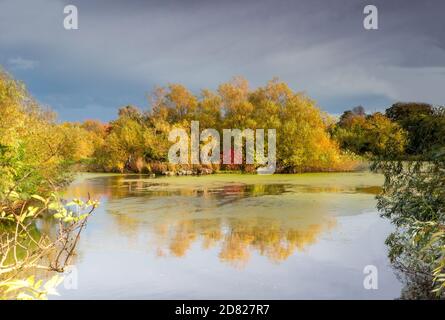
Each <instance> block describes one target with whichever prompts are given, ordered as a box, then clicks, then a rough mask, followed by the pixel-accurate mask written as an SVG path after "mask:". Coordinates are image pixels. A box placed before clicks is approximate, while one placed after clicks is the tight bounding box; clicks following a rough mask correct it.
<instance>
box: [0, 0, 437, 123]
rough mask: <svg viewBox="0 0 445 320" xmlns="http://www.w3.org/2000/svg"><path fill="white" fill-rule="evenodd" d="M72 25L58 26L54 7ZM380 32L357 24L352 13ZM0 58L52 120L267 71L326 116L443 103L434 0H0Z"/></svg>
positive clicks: (108, 111) (94, 114) (143, 103)
mask: <svg viewBox="0 0 445 320" xmlns="http://www.w3.org/2000/svg"><path fill="white" fill-rule="evenodd" d="M68 4H74V5H76V6H77V8H78V10H79V29H78V30H71V31H67V30H65V29H64V28H63V19H64V17H65V15H64V13H63V8H64V6H65V5H68ZM367 4H374V5H376V6H377V8H378V10H379V30H372V31H370V30H365V29H364V28H363V19H364V17H365V15H364V14H363V8H364V7H365V6H366V5H367ZM0 65H2V66H3V67H4V68H5V69H6V70H8V71H9V72H10V73H12V74H13V75H14V76H15V77H16V78H17V79H20V80H23V81H24V82H25V83H26V84H27V86H28V88H29V90H30V91H31V93H32V94H33V95H34V96H35V97H36V98H37V99H38V100H39V101H40V102H42V103H44V104H47V105H50V106H51V107H52V108H53V109H55V110H57V112H58V113H59V117H60V119H62V120H83V119H87V118H96V119H102V120H110V119H112V118H114V117H115V115H116V110H117V108H118V107H120V106H123V105H126V104H135V105H137V106H140V107H141V108H145V109H146V108H148V107H149V104H148V101H147V99H146V96H147V94H148V93H149V92H150V91H151V90H152V89H153V88H154V86H155V85H166V84H168V83H182V84H185V85H186V86H188V87H189V88H190V89H191V90H193V91H194V92H196V93H198V92H199V90H200V89H201V88H210V89H216V88H217V86H218V84H220V83H221V82H225V81H228V80H230V79H231V78H232V77H233V76H236V75H243V76H245V77H246V78H247V79H248V80H249V81H250V83H251V86H252V87H256V86H260V85H264V84H265V83H266V82H267V81H268V80H269V79H271V78H273V77H274V76H278V77H279V78H281V79H282V80H284V81H286V82H288V83H289V85H290V86H291V87H292V88H293V89H294V90H296V91H305V92H306V93H307V94H308V95H309V96H311V97H312V98H314V99H315V100H317V101H318V103H319V105H320V107H321V108H322V109H324V110H326V111H328V112H330V113H332V114H339V113H341V112H342V111H343V110H345V109H346V108H350V107H353V106H356V105H359V104H361V105H363V106H364V107H365V108H366V109H368V110H369V111H374V110H382V109H384V108H385V107H386V106H388V105H390V104H391V103H393V102H395V101H399V100H401V101H412V100H416V101H424V102H430V103H434V104H445V90H444V89H445V87H444V84H445V1H443V0H422V1H421V0H324V1H321V0H305V1H303V0H238V1H231V0H225V1H212V0H203V1H198V0H175V1H170V0H159V1H138V0H132V1H113V0H108V1H92V0H70V1H62V0H60V1H58V0H28V1H24V0H0Z"/></svg>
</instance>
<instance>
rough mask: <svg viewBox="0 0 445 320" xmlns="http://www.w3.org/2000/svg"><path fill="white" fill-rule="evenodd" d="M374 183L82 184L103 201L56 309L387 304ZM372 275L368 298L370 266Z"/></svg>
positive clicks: (108, 178) (130, 178)
mask: <svg viewBox="0 0 445 320" xmlns="http://www.w3.org/2000/svg"><path fill="white" fill-rule="evenodd" d="M382 183H383V177H382V176H380V175H376V174H371V173H367V172H365V173H320V174H298V175H279V174H276V175H268V176H259V175H238V174H216V175H208V176H199V177H195V176H193V177H192V176H184V177H160V178H148V177H147V176H144V175H110V174H82V175H80V176H79V177H78V178H77V179H76V180H75V181H74V183H73V184H72V185H71V186H70V187H69V188H68V190H66V193H65V196H66V197H67V198H72V197H83V198H85V197H86V196H87V194H88V193H90V194H91V195H92V197H93V198H98V199H100V201H101V205H100V207H99V208H98V209H97V211H96V212H95V213H94V215H93V216H92V217H91V218H90V220H89V222H88V226H87V228H86V230H85V232H84V233H83V234H82V238H81V241H80V243H79V246H78V248H77V255H76V256H75V258H74V261H73V263H74V264H75V270H76V278H77V288H76V289H73V288H69V287H67V288H64V286H63V285H62V286H61V287H60V289H59V292H60V294H61V296H60V297H56V298H59V299H60V298H63V299H95V298H104V299H105V298H106V299H394V298H398V297H399V296H400V291H401V288H402V285H401V283H400V282H399V281H398V280H397V278H396V276H395V275H394V272H393V269H392V268H391V266H390V264H389V260H388V258H387V248H386V246H385V244H384V241H385V238H386V237H387V235H388V234H389V233H390V232H391V230H392V227H391V225H390V223H389V222H388V221H386V220H384V219H382V218H381V217H380V216H379V214H378V212H377V210H376V208H375V206H376V200H375V195H376V194H377V193H378V192H379V190H380V186H381V185H382ZM367 265H373V266H375V267H377V270H378V289H377V290H372V289H371V290H369V289H368V290H367V289H365V288H364V285H363V281H364V279H365V276H366V274H364V272H363V270H364V268H365V266H367Z"/></svg>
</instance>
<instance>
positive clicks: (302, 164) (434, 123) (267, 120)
mask: <svg viewBox="0 0 445 320" xmlns="http://www.w3.org/2000/svg"><path fill="white" fill-rule="evenodd" d="M0 81H2V86H3V87H5V88H7V89H5V90H3V92H2V95H0V104H1V105H2V108H1V109H0V113H1V120H0V121H1V123H0V133H1V134H2V136H1V137H0V139H1V140H0V147H1V148H2V149H0V150H3V149H4V150H7V149H8V150H11V148H18V149H17V152H19V151H20V150H22V151H20V152H22V153H23V157H25V158H28V157H31V155H32V157H35V159H34V160H33V161H36V162H38V161H41V159H40V158H42V157H45V155H48V153H53V154H55V155H56V156H55V157H51V158H52V159H53V160H52V164H51V165H50V166H46V167H47V168H48V169H47V170H46V171H48V172H51V171H50V169H52V168H53V167H58V168H60V167H64V168H66V167H68V166H69V165H73V164H75V165H77V166H78V169H79V170H89V171H100V172H102V171H104V172H141V173H165V172H167V171H170V172H175V171H178V170H186V171H187V172H190V171H191V172H195V173H199V172H209V171H215V170H241V171H244V172H253V171H254V170H255V165H212V166H207V167H205V166H201V165H193V166H180V167H178V166H174V165H172V164H169V163H168V159H167V155H168V149H169V147H170V146H171V145H172V142H169V141H168V134H169V132H170V130H171V129H172V128H175V127H182V128H186V129H187V128H190V123H191V121H192V120H195V121H199V122H200V128H201V129H205V128H214V129H216V130H218V131H219V132H220V133H222V129H224V128H238V129H241V130H242V129H246V128H249V129H276V133H277V166H278V172H308V171H350V170H355V169H357V168H359V167H360V166H363V163H365V162H366V161H367V160H369V159H372V158H375V157H378V158H388V159H389V158H398V159H401V158H422V157H426V155H427V154H429V153H430V152H432V151H434V150H436V149H439V148H442V147H443V146H444V145H445V143H444V139H445V138H444V137H445V115H444V109H443V107H433V106H431V105H429V104H423V103H396V104H394V105H393V106H391V107H390V108H388V109H387V110H386V112H385V113H380V112H377V113H373V114H366V112H365V110H364V108H363V107H355V108H353V109H352V110H349V111H346V112H344V114H343V115H342V116H341V117H340V118H339V119H335V118H334V117H332V116H330V115H328V114H326V113H324V112H322V111H321V110H320V108H319V107H318V106H317V104H316V102H315V101H314V100H312V99H310V98H309V97H307V96H306V95H305V94H303V93H297V92H294V91H292V90H291V89H290V88H289V86H288V85H287V84H286V83H284V82H282V81H279V80H278V79H273V80H271V81H269V82H268V83H267V84H266V85H265V86H263V87H258V88H256V89H250V88H249V84H248V82H247V80H245V79H244V78H241V77H237V78H234V79H233V80H232V81H230V82H228V83H223V84H221V85H220V86H219V87H218V89H217V90H216V91H211V90H206V89H205V90H202V91H201V92H200V94H198V95H196V94H193V93H192V92H191V91H190V90H188V89H187V88H186V87H184V86H182V85H179V84H170V85H168V86H167V87H159V88H156V89H155V90H154V91H153V93H152V94H151V95H150V97H149V102H150V108H148V110H146V111H142V110H141V109H139V108H137V107H135V106H130V105H129V106H124V107H122V108H120V109H119V111H118V117H117V119H116V120H113V121H110V122H109V123H102V122H100V121H96V120H87V121H84V122H82V123H80V122H64V123H58V122H56V121H55V118H54V116H53V114H52V113H51V112H48V111H42V110H43V109H42V108H41V107H40V106H38V104H37V103H36V102H34V100H33V99H32V98H30V96H29V94H28V93H27V92H26V89H25V88H24V86H23V85H22V84H20V83H18V82H17V81H15V80H13V79H12V78H11V77H10V76H9V75H7V74H6V73H4V72H3V73H2V76H1V77H0ZM22 118H23V119H28V120H26V121H25V122H26V123H25V122H23V121H24V120H21V119H22ZM266 147H267V145H266ZM25 151H26V152H25ZM55 158H57V160H54V159H55ZM25 162H26V161H25Z"/></svg>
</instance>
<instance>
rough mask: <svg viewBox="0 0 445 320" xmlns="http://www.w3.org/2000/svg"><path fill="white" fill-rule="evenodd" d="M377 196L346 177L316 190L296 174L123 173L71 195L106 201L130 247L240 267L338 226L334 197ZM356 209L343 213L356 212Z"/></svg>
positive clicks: (300, 246) (84, 184) (276, 256)
mask: <svg viewBox="0 0 445 320" xmlns="http://www.w3.org/2000/svg"><path fill="white" fill-rule="evenodd" d="M239 180H241V181H243V182H240V181H239ZM378 192H379V187H375V186H372V185H371V186H369V185H366V184H363V185H357V181H354V183H348V181H344V180H343V181H342V182H341V183H339V182H337V183H332V182H330V181H325V183H324V184H323V183H320V182H318V183H316V184H314V185H311V184H310V183H309V184H308V183H307V182H305V183H303V182H302V181H301V180H299V179H296V178H295V177H293V178H289V177H279V178H278V179H277V178H276V177H275V176H273V177H272V178H270V177H269V178H258V176H253V177H249V176H248V177H247V178H246V177H245V176H243V177H239V176H236V175H226V176H213V177H173V178H157V179H148V178H146V177H145V176H140V175H128V176H125V175H121V176H101V177H95V178H90V179H86V180H83V181H79V182H78V183H75V184H74V185H73V186H71V187H70V189H69V190H68V191H67V194H66V196H67V197H80V196H82V195H85V194H86V193H91V194H92V195H94V196H95V197H99V196H100V197H102V202H103V208H104V211H105V214H108V215H110V216H111V218H112V221H113V223H114V227H113V230H109V232H117V233H118V234H120V235H123V236H124V237H125V239H126V240H127V241H128V244H129V245H130V246H132V247H136V246H146V247H148V248H149V250H151V251H152V252H155V253H156V256H158V257H168V256H172V257H177V258H181V257H185V256H186V255H187V253H188V252H189V251H190V250H191V248H192V247H193V246H195V245H199V246H200V247H201V248H202V249H203V250H216V251H217V252H218V253H217V256H218V258H219V260H220V261H221V262H224V263H227V264H230V265H232V266H235V267H243V266H245V265H246V263H247V262H248V261H249V259H250V258H251V256H252V254H254V253H258V254H259V255H261V256H265V257H267V258H268V259H270V260H271V261H273V262H275V263H279V262H281V261H284V260H286V259H287V258H288V257H290V256H291V255H292V254H294V253H295V252H298V251H303V250H305V248H306V247H308V246H310V245H313V244H314V243H316V242H317V241H318V239H319V238H320V237H321V236H322V235H323V234H326V233H328V232H329V231H330V230H332V229H333V228H335V226H336V223H337V222H336V215H333V214H332V212H333V211H338V209H337V207H338V205H339V203H338V200H339V198H338V196H336V195H335V194H336V193H349V194H357V193H365V194H366V193H368V194H375V193H378ZM355 205H360V204H359V203H357V204H355ZM355 205H354V204H349V206H348V207H347V208H344V209H343V212H341V214H348V210H350V211H351V212H355Z"/></svg>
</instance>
